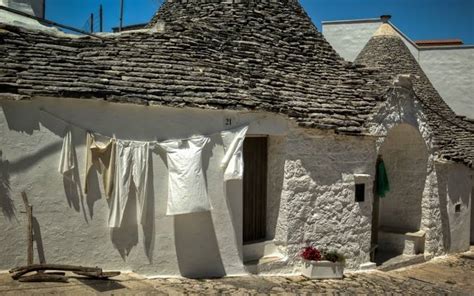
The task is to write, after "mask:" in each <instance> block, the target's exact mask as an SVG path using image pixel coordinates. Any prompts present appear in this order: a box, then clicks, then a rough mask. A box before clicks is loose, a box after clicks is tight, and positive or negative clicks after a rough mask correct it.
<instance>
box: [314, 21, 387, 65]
mask: <svg viewBox="0 0 474 296" xmlns="http://www.w3.org/2000/svg"><path fill="white" fill-rule="evenodd" d="M381 24H382V22H381V21H380V20H378V21H367V22H345V23H331V22H323V27H322V33H323V35H324V37H325V38H326V40H327V41H328V42H329V43H330V44H331V46H332V47H333V48H334V49H335V50H336V51H337V52H338V53H339V55H340V56H341V57H342V58H344V59H345V60H347V61H351V62H353V61H354V60H355V58H356V57H357V55H358V54H359V53H360V52H361V51H362V49H363V48H364V46H365V45H366V44H367V42H369V40H370V38H371V37H372V35H373V34H374V33H375V31H377V29H378V28H379V27H380V25H381Z"/></svg>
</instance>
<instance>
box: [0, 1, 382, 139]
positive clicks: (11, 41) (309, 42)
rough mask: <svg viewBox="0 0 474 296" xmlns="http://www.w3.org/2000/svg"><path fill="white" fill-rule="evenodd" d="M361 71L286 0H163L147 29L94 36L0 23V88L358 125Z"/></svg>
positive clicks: (363, 115) (364, 94)
mask: <svg viewBox="0 0 474 296" xmlns="http://www.w3.org/2000/svg"><path fill="white" fill-rule="evenodd" d="M365 73H366V72H365V70H363V69H360V68H357V67H355V66H354V65H352V64H351V63H348V62H345V61H344V60H343V59H342V58H340V57H339V55H338V54H337V53H336V52H335V51H334V50H333V48H332V47H331V46H330V45H329V44H328V42H326V40H325V39H324V37H323V36H322V34H321V33H319V32H318V31H317V29H316V28H315V26H314V25H313V23H312V22H311V20H310V18H309V17H308V15H307V14H306V13H305V11H304V10H303V8H302V7H301V5H300V4H299V2H298V1H296V0H259V1H257V0H225V1H224V0H186V1H184V0H180V1H178V0H168V1H166V2H165V3H164V4H163V6H162V7H161V9H160V10H159V12H158V13H157V14H156V16H155V17H154V18H153V20H152V21H151V22H150V25H149V30H146V31H137V32H130V33H122V34H109V35H105V36H103V38H102V40H98V39H91V38H90V37H82V38H68V37H60V36H51V35H47V34H46V33H41V32H36V31H28V30H23V29H18V28H13V27H10V26H3V27H2V28H1V30H0V95H1V93H2V92H3V93H9V94H20V95H24V96H28V97H35V96H42V95H47V96H67V97H81V98H100V99H103V100H108V101H126V102H137V103H142V104H158V105H167V106H182V107H185V106H187V107H197V108H210V109H223V108H225V109H236V110H262V111H269V112H275V113H282V114H286V115H288V116H289V117H291V118H292V119H294V120H295V121H296V122H298V124H299V125H301V126H304V127H317V128H321V129H333V130H336V131H337V132H344V133H360V132H363V131H364V122H365V121H366V119H367V118H368V117H369V116H370V113H371V112H372V110H373V109H374V106H375V99H374V98H373V97H372V96H371V91H372V89H371V87H370V85H371V84H370V83H368V82H371V79H370V78H368V76H366V75H365ZM2 85H3V86H4V87H3V88H2V87H1V86H2Z"/></svg>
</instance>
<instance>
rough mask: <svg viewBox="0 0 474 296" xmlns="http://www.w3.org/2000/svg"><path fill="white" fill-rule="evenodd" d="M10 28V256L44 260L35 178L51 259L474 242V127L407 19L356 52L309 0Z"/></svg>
mask: <svg viewBox="0 0 474 296" xmlns="http://www.w3.org/2000/svg"><path fill="white" fill-rule="evenodd" d="M11 17H12V18H13V16H11ZM0 22H2V24H1V25H0V111H1V112H0V156H1V160H0V181H1V183H0V208H1V212H0V228H1V229H2V231H1V233H2V240H1V242H0V269H2V270H6V269H9V268H11V267H14V266H18V265H23V264H25V262H26V244H27V242H26V235H25V227H26V226H25V225H26V215H25V214H24V213H22V211H23V209H24V208H23V204H22V201H21V195H20V193H21V192H22V191H25V192H26V193H27V195H28V198H29V201H30V203H31V204H32V205H33V215H34V220H33V222H34V223H33V227H34V233H35V235H34V239H35V258H37V261H39V260H42V261H46V262H49V263H62V264H80V265H92V266H101V267H103V268H104V269H115V270H122V271H127V270H132V271H135V272H137V273H140V274H143V275H148V276H177V275H178V276H179V275H182V276H188V277H208V276H224V275H241V274H248V273H258V274H298V273H300V271H301V260H300V258H299V256H298V253H299V252H300V250H301V248H302V247H304V246H306V245H308V244H312V245H315V246H317V247H320V248H324V249H331V250H337V251H339V252H340V253H343V254H344V255H345V256H346V258H347V261H346V264H347V268H349V269H352V270H358V269H359V268H361V267H362V268H364V267H367V266H370V262H373V261H374V260H375V261H377V260H379V261H380V258H381V257H380V256H385V258H391V257H395V256H398V255H401V254H405V255H406V256H418V257H419V256H422V257H423V256H424V257H426V258H430V257H432V256H436V255H441V254H444V253H447V252H453V251H462V250H465V249H467V248H468V247H469V243H470V241H472V240H473V236H472V228H473V225H472V222H471V211H472V210H471V205H472V200H471V198H472V188H473V187H472V186H473V184H472V182H473V181H472V178H473V177H472V176H473V170H472V167H473V161H474V136H473V135H474V132H473V131H474V124H473V123H472V122H471V121H469V120H467V119H465V118H460V117H456V115H455V114H454V113H453V112H452V111H451V110H450V109H449V107H448V106H447V105H446V104H445V103H444V102H443V100H442V99H441V97H440V96H439V95H438V93H437V92H436V90H435V89H434V88H433V87H432V85H431V84H430V81H429V80H428V79H427V78H426V76H425V75H424V73H423V71H422V70H421V68H420V67H419V66H418V64H417V62H416V60H415V59H413V58H412V56H411V54H410V52H409V51H408V50H407V49H406V47H405V45H404V44H403V42H401V40H400V39H399V37H398V36H397V35H396V34H394V32H393V30H392V29H391V26H390V24H387V23H386V24H383V25H382V26H381V28H380V29H379V31H377V33H376V34H375V35H374V36H373V38H372V39H371V41H370V42H369V43H368V44H367V46H366V47H365V49H364V50H363V51H362V52H361V53H360V55H359V57H358V59H357V61H356V64H353V63H350V62H346V61H344V60H343V59H342V58H340V57H339V55H338V54H337V53H336V52H335V51H334V50H333V48H332V47H331V46H330V45H329V44H328V43H327V42H326V40H325V38H324V37H323V36H322V34H321V33H319V32H318V31H317V29H316V28H315V26H314V24H313V23H312V22H311V20H310V19H309V17H308V15H307V14H306V13H305V11H304V10H303V8H302V7H301V5H300V4H299V3H298V1H297V0H272V1H270V0H268V1H263V0H261V1H256V0H252V1H250V0H239V1H237V0H234V1H229V0H225V1H224V0H212V1H211V0H199V1H197V0H188V1H178V0H168V1H165V3H164V4H163V5H162V7H161V8H160V10H159V11H158V12H157V14H156V15H155V17H154V18H153V19H152V20H151V22H150V23H149V25H148V26H147V27H146V28H145V29H142V30H135V31H129V32H122V33H117V34H111V33H107V34H101V35H99V36H95V37H94V36H77V35H71V34H64V33H60V32H58V31H57V30H55V29H52V28H49V27H45V26H41V25H37V26H34V25H33V24H30V23H28V24H24V23H21V22H15V21H11V19H10V18H8V20H7V18H4V19H3V21H2V20H0ZM381 161H383V162H384V164H385V168H386V174H387V179H388V181H389V187H390V190H389V191H387V190H384V191H383V195H384V197H382V196H380V190H378V189H380V188H378V186H376V187H374V184H377V181H378V178H379V177H380V176H379V174H377V168H378V167H379V166H380V164H381ZM386 189H388V188H386ZM38 255H39V256H38ZM38 258H39V259H38Z"/></svg>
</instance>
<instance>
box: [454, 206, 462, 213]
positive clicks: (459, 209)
mask: <svg viewBox="0 0 474 296" xmlns="http://www.w3.org/2000/svg"><path fill="white" fill-rule="evenodd" d="M454 212H456V213H461V204H457V205H455V206H454Z"/></svg>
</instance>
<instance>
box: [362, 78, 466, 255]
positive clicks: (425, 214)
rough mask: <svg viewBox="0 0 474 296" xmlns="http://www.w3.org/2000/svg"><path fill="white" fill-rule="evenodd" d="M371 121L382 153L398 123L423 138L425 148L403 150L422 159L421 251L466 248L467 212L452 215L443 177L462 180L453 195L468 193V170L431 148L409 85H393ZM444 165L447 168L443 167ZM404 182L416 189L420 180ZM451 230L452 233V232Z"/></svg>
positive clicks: (430, 142) (443, 251) (442, 252)
mask: <svg viewBox="0 0 474 296" xmlns="http://www.w3.org/2000/svg"><path fill="white" fill-rule="evenodd" d="M414 79H416V78H414ZM372 121H373V126H372V128H371V131H372V133H374V134H376V135H378V136H380V138H378V140H377V143H376V146H377V150H378V151H382V152H383V149H381V147H382V148H383V145H384V142H385V141H386V140H387V138H386V137H387V135H389V134H390V131H392V130H394V129H396V128H397V127H400V125H410V126H411V127H412V128H413V129H415V130H417V131H418V133H419V137H420V138H422V139H423V141H424V145H425V147H421V146H420V144H419V142H418V143H417V144H416V145H415V146H411V147H406V150H405V151H406V153H412V154H414V155H412V157H414V159H415V161H416V162H417V163H419V164H420V165H421V164H422V163H425V162H426V168H425V170H426V173H425V174H423V173H422V172H421V171H418V173H417V176H418V178H424V188H423V193H422V201H421V203H422V204H421V228H420V229H421V230H423V231H425V232H426V240H425V254H426V255H441V254H444V253H446V252H448V251H451V249H452V247H454V246H456V247H455V249H456V250H458V251H460V250H467V249H468V246H467V245H466V243H465V242H466V237H468V233H467V231H466V229H465V228H466V227H468V226H466V225H469V219H470V217H469V216H468V215H467V214H464V215H457V216H456V217H454V216H453V215H452V214H453V213H452V209H451V206H449V201H448V194H447V193H446V184H447V183H448V181H447V180H457V179H459V180H463V181H462V182H463V183H462V184H463V186H460V187H458V190H459V191H458V193H457V195H458V196H470V195H471V193H470V191H469V190H471V189H470V188H469V186H468V185H467V183H466V182H467V172H468V171H469V170H468V169H467V168H466V167H465V166H462V165H456V164H453V163H449V162H448V163H447V164H444V163H445V162H444V161H443V160H442V159H440V158H439V157H438V155H437V152H436V149H434V148H433V144H432V132H431V130H430V128H429V126H428V125H427V123H426V119H425V115H424V114H423V112H422V108H421V106H420V105H419V102H417V101H416V100H415V98H414V97H413V93H412V91H411V90H410V89H409V87H408V88H404V87H397V88H396V89H395V90H392V91H390V92H389V93H387V101H386V102H385V103H383V104H381V106H380V108H379V111H378V114H377V115H375V116H374V118H373V119H372ZM405 136H406V137H408V139H410V138H413V134H412V132H408V133H405ZM400 137H403V135H399V136H398V138H400ZM388 141H390V139H388ZM393 145H397V144H395V143H392V144H389V145H387V146H389V147H390V146H393ZM416 147H418V148H416ZM412 148H415V149H412ZM425 149H426V152H427V154H428V157H427V159H426V161H425V157H423V156H422V155H423V154H424V153H425V152H423V150H425ZM396 162H397V161H395V166H394V168H395V169H396ZM441 164H443V165H441ZM387 165H388V166H389V167H390V166H391V165H393V164H390V163H389V164H387ZM447 167H451V168H450V169H447ZM461 176H463V177H461ZM389 177H390V175H389ZM404 182H406V186H407V187H408V188H407V190H409V189H410V188H411V189H413V190H414V189H415V188H419V186H418V185H416V184H419V182H420V180H415V181H414V182H412V183H408V182H409V178H407V179H405V181H404ZM415 185H416V186H415ZM416 190H418V189H416ZM458 199H459V198H458ZM462 200H463V201H464V204H463V205H462V207H465V208H469V206H468V205H467V204H466V203H465V201H466V200H467V198H466V197H464V198H463V199H462ZM453 221H454V222H453ZM401 224H402V223H401ZM460 225H462V226H460ZM453 231H454V232H455V233H456V235H452V232H453Z"/></svg>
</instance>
